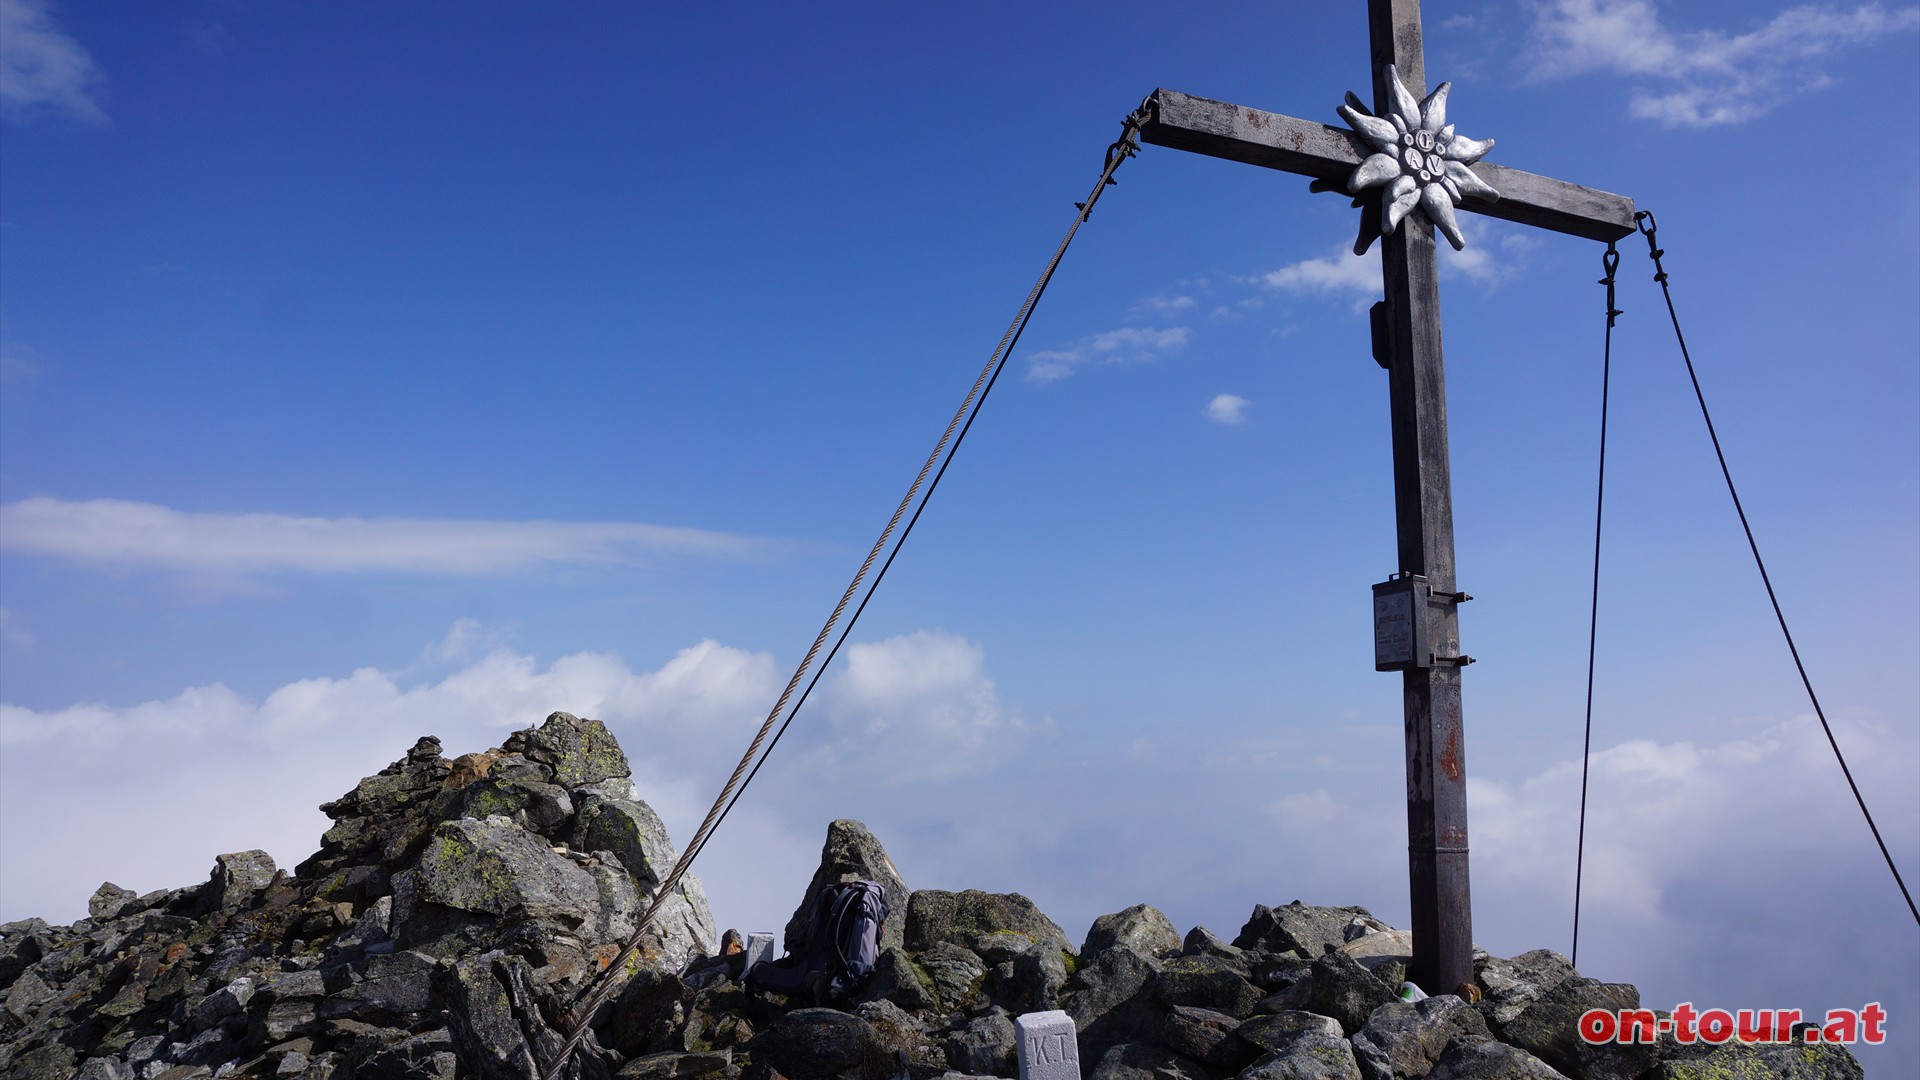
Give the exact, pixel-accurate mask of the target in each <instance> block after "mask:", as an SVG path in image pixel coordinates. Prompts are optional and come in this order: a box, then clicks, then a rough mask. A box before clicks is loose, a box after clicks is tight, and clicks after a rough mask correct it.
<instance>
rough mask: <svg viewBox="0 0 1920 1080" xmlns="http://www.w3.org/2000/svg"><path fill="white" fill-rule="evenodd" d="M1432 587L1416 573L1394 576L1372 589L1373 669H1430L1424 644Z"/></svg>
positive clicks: (1429, 653)
mask: <svg viewBox="0 0 1920 1080" xmlns="http://www.w3.org/2000/svg"><path fill="white" fill-rule="evenodd" d="M1432 595H1433V587H1432V586H1431V585H1429V584H1428V583H1427V579H1426V578H1424V577H1422V576H1421V575H1419V574H1395V575H1394V576H1393V577H1391V578H1388V579H1387V580H1385V581H1383V582H1381V583H1379V584H1378V585H1375V586H1374V587H1373V670H1375V671H1405V670H1407V669H1408V668H1423V667H1432V666H1433V649H1432V647H1431V646H1429V645H1428V643H1427V638H1428V633H1427V630H1428V626H1427V601H1428V599H1429V598H1431V596H1432Z"/></svg>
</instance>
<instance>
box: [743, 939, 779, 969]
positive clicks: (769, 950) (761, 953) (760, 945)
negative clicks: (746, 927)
mask: <svg viewBox="0 0 1920 1080" xmlns="http://www.w3.org/2000/svg"><path fill="white" fill-rule="evenodd" d="M746 950H747V966H746V967H743V968H741V969H740V970H741V972H742V973H745V972H748V971H752V970H753V965H755V964H758V963H761V962H762V961H766V960H771V959H773V935H772V934H748V935H747V944H746Z"/></svg>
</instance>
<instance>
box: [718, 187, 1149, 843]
mask: <svg viewBox="0 0 1920 1080" xmlns="http://www.w3.org/2000/svg"><path fill="white" fill-rule="evenodd" d="M1123 160H1124V159H1123ZM1116 164H1117V163H1116ZM1112 175H1113V173H1112V170H1111V169H1109V170H1108V172H1107V176H1106V177H1103V178H1102V179H1103V182H1102V183H1101V184H1099V185H1097V186H1095V188H1094V191H1093V195H1092V196H1090V197H1089V198H1088V200H1087V201H1086V202H1084V203H1075V204H1074V206H1075V208H1076V209H1078V210H1079V211H1080V216H1079V217H1077V218H1075V219H1074V222H1073V226H1072V227H1071V228H1069V229H1068V230H1067V235H1066V239H1064V240H1062V241H1061V242H1060V248H1059V250H1058V251H1056V252H1055V253H1054V256H1053V261H1052V262H1051V263H1049V264H1048V265H1047V269H1046V271H1045V273H1043V274H1041V275H1040V280H1039V281H1038V282H1037V283H1036V284H1035V285H1034V291H1033V297H1032V299H1031V300H1030V301H1029V302H1028V305H1027V309H1026V312H1025V313H1024V314H1023V315H1021V317H1020V320H1019V322H1018V323H1016V324H1015V326H1014V330H1013V333H1012V334H1011V335H1009V337H1008V339H1007V346H1006V350H1005V351H1004V352H1002V353H1001V354H1000V360H999V363H998V364H996V365H995V367H994V369H993V374H992V375H991V376H990V377H989V378H988V379H987V383H986V387H985V388H984V389H982V390H981V391H980V397H979V399H978V400H977V401H976V402H975V403H974V407H973V412H972V413H971V414H969V415H968V416H967V421H966V423H965V424H962V425H961V427H960V433H959V434H958V435H955V436H954V439H953V447H952V449H950V450H949V451H948V452H947V456H946V460H944V461H942V462H941V463H940V468H939V470H938V471H937V472H935V473H934V474H933V479H932V480H931V481H929V482H928V484H927V493H926V494H925V495H923V496H922V497H921V499H920V505H919V506H917V507H915V508H914V511H913V516H912V517H910V518H908V519H907V524H906V527H905V528H903V529H901V530H900V539H899V540H898V541H896V542H895V543H894V545H893V550H892V551H891V552H889V553H888V554H887V558H886V561H885V562H883V563H881V564H880V570H879V572H877V573H875V574H874V575H873V584H872V585H870V586H868V587H867V593H866V595H865V596H863V597H861V598H860V603H859V604H858V605H857V606H856V607H855V608H854V609H853V615H852V616H851V617H850V618H848V619H847V624H846V626H845V627H843V628H842V629H841V631H840V636H839V638H838V639H836V640H835V641H834V643H833V648H831V649H829V650H828V651H827V658H826V659H825V660H823V661H821V662H820V666H819V667H818V668H816V669H815V670H814V673H813V678H812V679H810V680H808V682H807V688H806V689H805V690H802V691H801V692H800V697H799V699H798V700H796V701H795V702H794V703H793V709H792V711H790V712H788V713H787V718H786V719H785V720H784V721H782V722H781V724H780V729H779V730H778V731H776V732H774V734H773V739H772V740H771V741H769V742H768V743H767V748H766V750H765V751H764V752H763V753H761V755H760V760H759V761H756V762H754V765H753V769H752V770H751V771H750V772H748V773H747V778H746V780H744V781H742V782H741V784H740V789H739V790H738V791H736V792H734V795H733V798H732V799H731V800H729V801H728V802H727V806H726V809H724V810H722V811H720V817H719V818H718V819H717V820H716V821H715V822H714V827H713V831H712V832H709V833H708V834H707V836H708V837H711V836H712V835H713V832H718V831H719V829H720V822H723V821H725V820H727V815H728V814H729V813H732V812H733V805H734V803H737V802H739V801H740V796H741V795H744V794H746V790H747V785H749V784H751V783H753V778H754V776H755V775H756V774H758V773H759V772H760V766H761V765H764V764H766V760H767V758H769V757H771V756H772V755H773V748H774V747H776V746H778V745H780V736H782V735H785V734H786V733H787V727H788V725H790V724H792V723H793V718H794V717H795V716H798V715H799V713H800V708H801V706H803V705H805V704H806V703H807V699H808V698H809V697H811V696H813V688H814V687H815V686H817V685H819V683H820V677H821V676H822V675H825V674H826V672H827V668H829V667H831V666H833V658H834V657H836V656H838V655H840V646H842V645H844V644H846V640H847V635H849V634H851V633H853V627H854V624H855V623H858V622H859V621H860V613H861V612H863V611H865V610H867V602H868V601H869V600H872V599H873V594H874V592H875V591H876V590H878V589H879V588H880V583H881V582H882V581H884V580H886V576H887V571H888V569H890V568H891V567H892V566H893V560H894V558H895V557H897V556H898V555H899V554H900V549H901V547H902V546H904V545H905V544H906V542H907V537H909V536H911V535H913V527H914V525H916V524H918V523H919V521H920V514H921V512H922V511H924V510H926V508H927V502H928V501H929V500H931V499H932V498H933V492H934V489H936V488H938V487H939V486H940V478H941V477H943V476H945V475H947V466H948V465H951V464H953V455H954V454H955V453H958V452H959V450H960V444H961V442H963V441H964V440H965V439H966V437H967V432H968V431H970V430H972V429H973V421H974V419H975V418H976V417H978V416H979V415H980V408H981V406H983V405H985V404H986V402H987V395H988V394H990V393H992V392H993V387H994V384H995V383H997V382H999V381H1000V373H1001V372H1002V371H1004V370H1006V366H1007V359H1008V358H1009V357H1011V356H1012V355H1013V349H1014V346H1015V345H1016V344H1018V342H1019V341H1020V335H1021V334H1023V333H1025V332H1026V329H1027V323H1028V322H1030V321H1032V319H1033V312H1034V309H1035V308H1036V307H1038V306H1039V303H1040V297H1041V295H1042V294H1044V293H1045V292H1046V291H1047V285H1048V283H1049V282H1051V281H1052V280H1053V272H1054V271H1055V270H1056V269H1058V268H1059V266H1060V258H1061V256H1063V255H1065V254H1066V251H1067V245H1068V244H1070V243H1072V242H1073V234H1074V233H1075V232H1077V231H1078V230H1079V228H1080V226H1081V225H1082V224H1083V223H1085V222H1086V220H1087V218H1088V217H1089V216H1090V215H1092V213H1093V204H1094V202H1095V201H1097V200H1098V199H1099V197H1100V192H1101V191H1102V190H1104V189H1105V188H1106V186H1107V185H1106V183H1105V182H1104V181H1105V180H1106V178H1107V177H1111V176H1112ZM705 847H706V840H705V839H702V840H701V841H700V847H698V848H695V849H693V851H692V852H689V853H688V855H687V856H686V858H687V860H688V861H691V860H692V859H693V856H694V855H695V854H698V853H699V851H700V850H701V848H705Z"/></svg>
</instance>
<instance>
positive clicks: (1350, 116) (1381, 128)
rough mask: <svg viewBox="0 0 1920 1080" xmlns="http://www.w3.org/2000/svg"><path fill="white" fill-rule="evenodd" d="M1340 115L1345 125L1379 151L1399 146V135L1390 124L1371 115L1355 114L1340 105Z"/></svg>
mask: <svg viewBox="0 0 1920 1080" xmlns="http://www.w3.org/2000/svg"><path fill="white" fill-rule="evenodd" d="M1340 115H1341V116H1342V117H1343V118H1345V120H1346V121H1347V123H1349V124H1352V125H1353V130H1355V131H1357V132H1359V133H1360V134H1361V135H1362V136H1364V137H1365V138H1366V139H1367V141H1368V142H1371V143H1373V145H1374V146H1376V147H1378V148H1379V149H1381V150H1385V149H1387V148H1388V147H1390V146H1397V145H1399V142H1400V133H1399V132H1398V131H1397V130H1395V129H1394V126H1393V125H1392V124H1391V123H1388V122H1387V121H1385V120H1382V119H1380V118H1379V117H1377V116H1374V115H1373V114H1372V113H1362V112H1356V111H1354V110H1353V109H1351V108H1349V107H1348V106H1345V105H1342V106H1340Z"/></svg>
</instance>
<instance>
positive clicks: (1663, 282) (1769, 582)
mask: <svg viewBox="0 0 1920 1080" xmlns="http://www.w3.org/2000/svg"><path fill="white" fill-rule="evenodd" d="M1633 217H1634V220H1635V221H1636V222H1637V223H1639V225H1640V231H1641V233H1643V234H1644V235H1645V236H1646V238H1647V253H1648V255H1649V257H1651V258H1652V259H1653V269H1654V275H1653V280H1655V281H1657V282H1659V283H1660V292H1661V293H1662V294H1663V295H1665V296H1666V298H1667V316H1668V317H1669V318H1670V319H1672V320H1673V336H1674V338H1675V339H1676V340H1678V341H1679V342H1680V356H1681V357H1682V358H1683V359H1685V360H1686V362H1687V377H1688V378H1689V379H1692V380H1693V396H1694V397H1695V398H1696V399H1698V400H1699V402H1700V416H1701V418H1702V419H1704V420H1705V421H1706V422H1707V437H1708V438H1710V439H1712V440H1713V452H1714V455H1715V456H1716V457H1718V458H1719V459H1720V475H1721V476H1723V477H1725V478H1726V481H1727V494H1729V495H1731V496H1733V509H1734V512H1735V513H1738V514H1739V515H1740V527H1741V528H1742V529H1744V530H1746V533H1747V547H1748V548H1749V549H1751V550H1752V551H1753V563H1754V565H1755V566H1757V567H1759V568H1760V581H1761V583H1762V584H1764V585H1766V587H1767V599H1768V601H1770V602H1771V603H1772V604H1773V617H1774V618H1775V619H1777V620H1779V622H1780V633H1781V635H1782V636H1784V637H1785V638H1786V639H1787V651H1788V652H1789V653H1792V654H1793V666H1794V668H1795V669H1796V670H1798V671H1799V672H1800V684H1801V685H1802V686H1804V687H1806V688H1807V700H1809V701H1811V702H1813V714H1814V715H1815V716H1817V717H1819V718H1820V729H1821V730H1822V731H1824V732H1826V733H1827V745H1828V746H1831V747H1833V757H1834V760H1835V761H1838V762H1839V763H1840V772H1841V774H1842V775H1844V776H1845V777H1846V778H1847V787H1848V788H1850V789H1852V791H1853V801H1854V802H1856V803H1859V804H1860V814H1861V816H1863V817H1865V818H1866V819H1867V828H1868V829H1869V830H1871V831H1872V832H1873V842H1874V843H1876V844H1878V845H1880V857H1881V858H1883V859H1885V860H1887V869H1888V870H1889V871H1890V872H1891V873H1892V874H1893V882H1894V884H1895V885H1898V886H1900V895H1901V896H1902V897H1904V898H1906V901H1907V910H1908V911H1909V912H1912V913H1913V921H1914V922H1916V923H1920V907H1915V906H1914V903H1913V894H1912V893H1911V892H1908V891H1907V882H1906V879H1904V878H1902V877H1901V876H1900V868H1899V867H1898V866H1895V865H1894V862H1893V853H1892V852H1890V851H1888V850H1887V842H1886V841H1885V840H1884V839H1882V838H1881V836H1880V826H1878V825H1876V824H1874V821H1873V813H1872V811H1870V810H1868V809H1867V800H1866V797H1865V796H1863V795H1861V794H1860V785H1859V784H1856V783H1854V780H1853V770H1852V769H1849V768H1847V758H1846V755H1845V754H1842V753H1841V752H1840V741H1839V740H1838V739H1835V738H1834V737H1833V726H1832V725H1830V724H1828V723H1827V714H1826V710H1824V709H1822V708H1821V707H1820V698H1819V697H1818V696H1816V695H1815V694H1814V692H1813V680H1811V679H1809V678H1808V677H1807V666H1806V665H1805V664H1803V663H1801V662H1800V649H1799V648H1798V647H1797V646H1796V645H1794V643H1793V632H1792V631H1790V630H1788V629H1787V617H1786V615H1785V614H1784V613H1783V612H1782V611H1781V610H1780V598H1779V597H1778V596H1777V595H1775V594H1774V591H1773V579H1772V578H1770V577H1769V576H1768V575H1767V564H1766V562H1765V561H1764V560H1762V559H1761V558H1760V545H1759V544H1757V543H1755V542H1754V539H1753V527H1752V526H1751V525H1749V524H1747V511H1746V510H1745V508H1743V507H1742V506H1741V505H1740V493H1739V492H1738V491H1735V490H1734V487H1733V473H1732V472H1731V471H1730V470H1728V468H1727V455H1726V454H1725V453H1723V452H1721V450H1720V436H1719V435H1718V434H1716V433H1715V432H1714V430H1713V416H1712V414H1711V413H1709V412H1708V411H1707V397H1706V395H1705V394H1704V393H1702V392H1701V390H1700V376H1699V375H1697V374H1695V372H1694V370H1693V357H1692V356H1691V355H1689V354H1688V353H1687V337H1686V335H1685V334H1683V333H1681V332H1680V316H1679V315H1677V314H1675V312H1674V309H1673V290H1672V289H1670V288H1668V287H1667V268H1666V267H1665V266H1663V265H1661V262H1660V257H1661V256H1662V255H1665V254H1666V252H1665V251H1662V250H1661V249H1660V241H1659V238H1658V237H1657V236H1656V235H1655V234H1656V233H1657V232H1658V231H1659V227H1660V225H1659V222H1657V221H1655V220H1654V217H1653V214H1652V213H1651V212H1649V211H1646V210H1642V211H1640V212H1639V213H1637V214H1635V215H1633Z"/></svg>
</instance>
